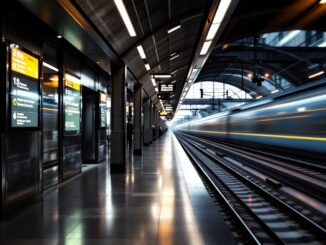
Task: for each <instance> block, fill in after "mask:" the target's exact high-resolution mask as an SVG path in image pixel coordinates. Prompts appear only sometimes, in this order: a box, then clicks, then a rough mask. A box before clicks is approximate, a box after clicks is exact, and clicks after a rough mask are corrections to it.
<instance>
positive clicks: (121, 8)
mask: <svg viewBox="0 0 326 245" xmlns="http://www.w3.org/2000/svg"><path fill="white" fill-rule="evenodd" d="M114 3H115V5H116V7H117V9H118V11H119V13H120V15H121V18H122V20H123V22H124V23H125V26H126V27H127V30H128V32H129V35H130V36H131V37H135V36H136V32H135V29H134V27H133V25H132V23H131V20H130V17H129V15H128V12H127V10H126V7H125V5H124V4H123V1H122V0H114Z"/></svg>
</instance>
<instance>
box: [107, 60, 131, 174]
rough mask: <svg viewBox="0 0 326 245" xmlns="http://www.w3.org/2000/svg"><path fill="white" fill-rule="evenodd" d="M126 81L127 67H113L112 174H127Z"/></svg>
mask: <svg viewBox="0 0 326 245" xmlns="http://www.w3.org/2000/svg"><path fill="white" fill-rule="evenodd" d="M126 79H127V67H126V66H125V65H113V66H112V85H111V103H112V106H111V144H110V146H111V151H110V154H111V173H125V172H126V153H127V152H126Z"/></svg>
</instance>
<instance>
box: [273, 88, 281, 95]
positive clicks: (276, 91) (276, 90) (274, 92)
mask: <svg viewBox="0 0 326 245" xmlns="http://www.w3.org/2000/svg"><path fill="white" fill-rule="evenodd" d="M278 92H280V90H278V89H275V90H274V91H272V92H271V93H272V94H276V93H278Z"/></svg>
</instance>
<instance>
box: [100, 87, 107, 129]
mask: <svg viewBox="0 0 326 245" xmlns="http://www.w3.org/2000/svg"><path fill="white" fill-rule="evenodd" d="M106 103H107V96H106V94H105V93H102V92H100V126H101V128H105V127H106V126H107V107H106Z"/></svg>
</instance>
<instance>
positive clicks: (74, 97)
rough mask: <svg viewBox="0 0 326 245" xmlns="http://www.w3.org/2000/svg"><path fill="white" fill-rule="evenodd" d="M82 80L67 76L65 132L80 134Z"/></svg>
mask: <svg viewBox="0 0 326 245" xmlns="http://www.w3.org/2000/svg"><path fill="white" fill-rule="evenodd" d="M80 100H81V93H80V80H79V79H78V78H76V77H74V76H71V75H69V74H66V75H65V87H64V106H65V131H67V132H75V133H79V132H80V116H81V105H80V103H81V101H80Z"/></svg>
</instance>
